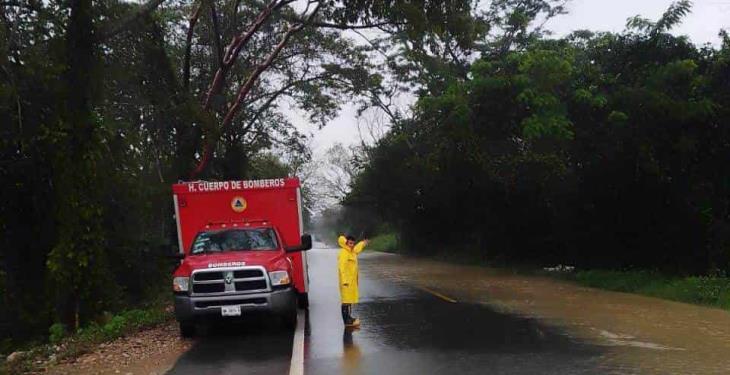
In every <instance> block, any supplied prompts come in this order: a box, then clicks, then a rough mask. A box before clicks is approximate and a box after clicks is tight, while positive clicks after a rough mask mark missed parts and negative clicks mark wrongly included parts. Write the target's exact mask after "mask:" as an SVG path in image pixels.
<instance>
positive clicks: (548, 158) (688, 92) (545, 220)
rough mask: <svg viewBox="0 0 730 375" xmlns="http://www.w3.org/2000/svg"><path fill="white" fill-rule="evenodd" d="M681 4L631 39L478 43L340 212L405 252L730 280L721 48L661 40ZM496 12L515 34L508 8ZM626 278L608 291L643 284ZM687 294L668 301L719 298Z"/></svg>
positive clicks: (374, 158)
mask: <svg viewBox="0 0 730 375" xmlns="http://www.w3.org/2000/svg"><path fill="white" fill-rule="evenodd" d="M498 3H500V4H502V5H504V4H507V3H508V2H507V1H502V2H498ZM689 5H690V4H689V2H679V3H677V4H675V5H673V6H672V7H671V8H670V9H669V10H668V11H667V12H666V13H665V15H664V16H663V17H662V19H661V20H659V21H657V22H656V23H651V25H650V26H649V27H648V28H646V29H645V30H643V31H641V32H635V30H633V31H632V30H629V31H626V32H624V33H621V34H613V33H592V32H579V33H575V34H573V35H571V36H569V37H567V38H564V39H559V40H556V39H540V38H539V36H533V37H532V38H529V41H527V42H524V43H521V44H512V43H513V42H514V40H513V41H507V42H508V43H510V44H509V45H510V48H507V49H500V48H499V43H498V42H505V41H504V40H498V41H495V42H496V43H495V44H488V45H487V46H486V48H485V49H484V50H483V51H482V53H481V55H480V56H479V58H477V59H476V60H475V61H474V63H473V64H471V66H470V69H469V73H468V74H467V75H466V76H467V79H463V80H451V81H448V82H447V83H446V84H445V85H441V86H440V87H442V89H440V90H437V91H428V92H426V91H424V92H422V93H421V95H420V97H419V99H418V105H417V106H416V107H415V109H414V113H413V115H412V116H411V117H408V118H402V119H398V121H395V122H394V123H393V126H392V129H391V130H390V132H389V133H388V134H386V136H385V137H384V138H383V139H382V140H381V141H380V142H379V143H378V144H377V145H376V147H374V148H373V149H372V150H371V151H370V152H369V159H368V164H367V165H365V166H364V168H363V169H362V171H361V173H360V174H359V175H358V176H357V177H356V178H355V179H354V181H355V183H354V185H353V189H352V192H351V193H350V195H349V196H348V197H347V198H346V199H345V202H346V203H347V204H348V205H349V206H350V208H351V209H353V210H357V209H371V210H374V211H375V212H376V213H377V215H378V217H379V218H380V219H381V221H385V222H387V223H389V224H391V225H392V226H393V228H394V229H395V230H396V232H397V233H398V238H399V240H400V241H399V247H400V248H401V249H402V250H405V251H413V252H420V253H425V254H429V253H433V252H440V251H443V249H449V251H461V252H467V253H474V254H475V256H473V258H475V259H490V260H492V261H500V262H501V261H507V262H510V261H511V262H527V263H529V264H543V263H544V264H546V265H552V264H569V265H577V266H579V267H583V268H592V267H598V268H609V269H625V268H631V269H642V268H646V269H657V270H660V271H662V272H664V273H666V274H669V275H679V276H686V275H717V274H722V273H723V272H728V271H730V245H729V244H730V220H729V219H728V218H729V217H730V198H729V197H730V180H728V177H727V176H730V166H729V165H728V163H725V162H723V160H727V159H728V158H729V157H730V146H729V145H730V127H728V126H726V124H728V123H730V107H729V106H728V103H730V85H728V84H727V82H729V79H730V78H729V77H730V64H729V63H728V61H730V59H728V56H730V55H729V53H730V49H729V46H730V43H725V44H723V46H722V47H721V48H720V49H712V48H709V47H697V46H694V45H692V44H691V43H690V42H689V41H688V40H687V39H686V38H684V37H675V36H673V35H670V34H667V33H666V31H667V30H669V29H670V28H671V27H673V26H674V25H676V24H678V23H679V22H680V21H681V19H682V16H684V15H685V14H686V13H687V12H688V11H689ZM495 12H496V13H494V14H502V15H508V16H505V18H500V19H503V20H504V22H503V23H501V24H500V25H502V27H505V28H509V27H513V30H524V25H525V22H526V21H525V18H524V17H523V16H524V14H525V13H524V12H522V11H521V10H520V11H518V10H514V9H513V10H510V8H509V7H507V8H505V9H503V10H499V11H495ZM495 17H496V16H495ZM529 18H530V17H528V19H529ZM510 22H512V24H510ZM525 40H527V39H525ZM517 45H519V48H518V47H517ZM446 60H448V59H442V60H440V61H441V62H443V63H446V62H445V61H446ZM454 249H458V250H454ZM450 256H454V255H452V254H450ZM634 276H635V277H637V278H641V277H645V278H651V277H653V276H651V275H649V276H645V275H641V274H639V275H634ZM624 281H625V282H626V284H625V285H615V286H612V288H614V289H617V290H622V289H630V288H631V286H630V284H631V283H633V282H643V281H642V280H641V279H637V280H624ZM617 282H619V281H617ZM693 282H695V281H693V280H691V279H688V280H687V281H686V285H685V286H682V287H681V288H680V287H679V286H678V287H677V288H674V289H673V290H674V292H676V293H677V294H678V297H676V298H678V299H679V298H681V299H687V298H689V297H688V296H679V294H682V293H684V292H682V290H685V289H686V290H687V292H686V293H687V294H688V295H693V296H698V295H699V296H704V295H707V296H706V297H697V298H699V299H700V300H702V301H705V300H713V299H717V298H725V297H722V296H719V295H718V293H717V290H716V289H713V288H712V287H710V286H708V284H707V283H708V281H704V280H697V281H696V282H697V283H700V284H702V285H704V286H702V287H699V286H697V287H696V286H692V285H694V284H692V283H693ZM687 288H688V289H687ZM718 303H719V302H718Z"/></svg>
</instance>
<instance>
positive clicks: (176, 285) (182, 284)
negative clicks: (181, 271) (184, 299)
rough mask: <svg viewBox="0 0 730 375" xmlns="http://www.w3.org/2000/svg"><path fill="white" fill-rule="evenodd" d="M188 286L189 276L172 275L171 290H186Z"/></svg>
mask: <svg viewBox="0 0 730 375" xmlns="http://www.w3.org/2000/svg"><path fill="white" fill-rule="evenodd" d="M189 287H190V278H189V277H173V278H172V290H174V291H175V292H187V291H188V288H189Z"/></svg>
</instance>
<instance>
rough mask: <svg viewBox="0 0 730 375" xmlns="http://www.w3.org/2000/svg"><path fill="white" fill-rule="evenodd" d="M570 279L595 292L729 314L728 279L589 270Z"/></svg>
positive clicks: (729, 289) (729, 287)
mask: <svg viewBox="0 0 730 375" xmlns="http://www.w3.org/2000/svg"><path fill="white" fill-rule="evenodd" d="M569 278H571V279H572V280H573V281H575V282H577V283H579V284H581V285H585V286H590V287H594V288H600V289H608V290H613V291H617V292H626V293H637V294H643V295H647V296H651V297H657V298H663V299H668V300H672V301H678V302H686V303H695V304H700V305H708V306H714V307H719V308H723V309H728V310H730V278H727V277H706V276H702V277H684V278H668V277H666V276H664V275H661V274H659V273H657V272H651V271H606V270H590V271H578V272H576V273H575V274H573V275H571V276H569Z"/></svg>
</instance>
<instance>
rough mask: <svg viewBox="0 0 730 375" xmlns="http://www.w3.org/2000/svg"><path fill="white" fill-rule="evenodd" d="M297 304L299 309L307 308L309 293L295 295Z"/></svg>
mask: <svg viewBox="0 0 730 375" xmlns="http://www.w3.org/2000/svg"><path fill="white" fill-rule="evenodd" d="M297 304H298V305H299V308H300V309H306V308H309V293H299V294H298V295H297Z"/></svg>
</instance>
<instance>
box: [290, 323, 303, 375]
mask: <svg viewBox="0 0 730 375" xmlns="http://www.w3.org/2000/svg"><path fill="white" fill-rule="evenodd" d="M305 320H306V317H305V316H304V310H299V312H297V329H296V330H295V331H294V342H293V343H292V349H291V365H289V375H304V325H305V324H306V323H307V322H306V321H305Z"/></svg>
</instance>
